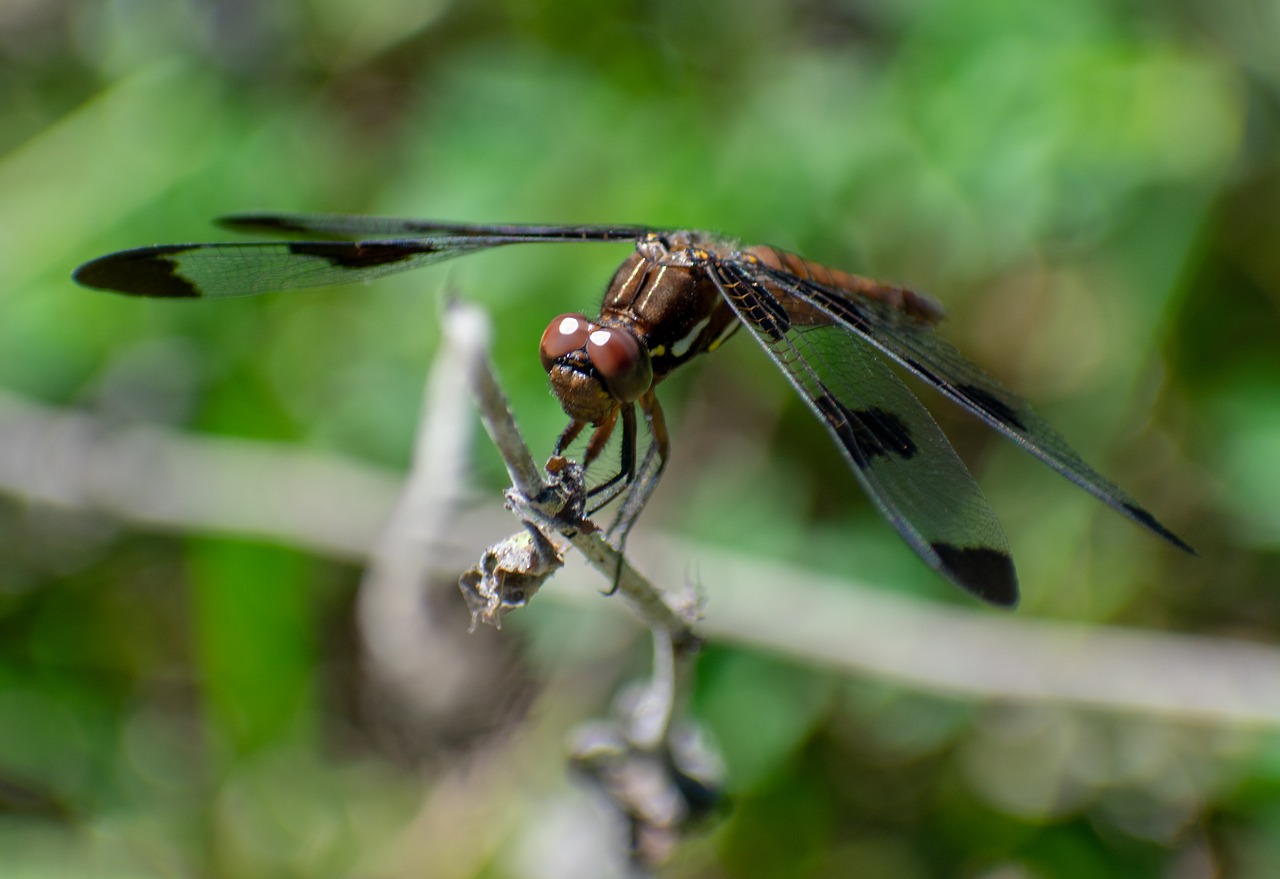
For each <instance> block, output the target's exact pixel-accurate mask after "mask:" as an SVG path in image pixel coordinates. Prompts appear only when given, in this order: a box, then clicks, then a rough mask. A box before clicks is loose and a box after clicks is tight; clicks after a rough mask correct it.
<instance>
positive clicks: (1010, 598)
mask: <svg viewBox="0 0 1280 879" xmlns="http://www.w3.org/2000/svg"><path fill="white" fill-rule="evenodd" d="M931 548H932V549H933V551H934V552H935V553H937V555H938V558H939V559H941V561H942V570H943V573H945V574H946V575H947V576H948V577H950V578H951V579H952V580H954V581H955V582H956V583H958V584H959V585H960V586H963V587H964V588H965V589H967V590H968V591H969V592H972V593H973V594H974V595H976V596H978V597H979V598H981V599H982V600H983V601H987V602H990V603H991V604H997V605H999V606H1000V607H1008V608H1014V607H1017V606H1018V574H1017V572H1016V571H1014V569H1013V558H1012V557H1011V556H1010V555H1009V553H1007V552H1005V551H1004V550H1000V549H988V548H986V547H970V546H952V545H951V544H949V543H934V544H931Z"/></svg>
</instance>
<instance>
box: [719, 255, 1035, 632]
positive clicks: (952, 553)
mask: <svg viewBox="0 0 1280 879" xmlns="http://www.w3.org/2000/svg"><path fill="white" fill-rule="evenodd" d="M709 271H710V273H711V276H712V278H713V280H714V281H715V283H716V284H717V286H719V288H720V292H721V294H722V295H723V296H724V298H725V299H726V301H728V303H729V305H730V306H731V307H732V308H733V310H734V311H735V312H736V313H737V315H738V317H739V319H740V320H741V321H742V322H743V323H744V324H746V326H747V328H748V329H749V330H750V331H751V333H752V334H753V335H754V336H755V337H756V340H757V341H759V342H760V344H761V345H763V346H764V348H765V350H766V351H768V352H769V355H770V356H771V357H772V358H773V360H774V362H776V363H777V364H778V366H779V367H781V369H782V371H783V372H784V373H785V374H786V375H787V377H788V378H789V379H790V380H791V383H792V384H793V385H794V386H795V387H796V390H798V391H799V392H800V394H801V396H802V397H803V398H804V399H805V401H806V402H807V403H808V404H809V407H810V408H811V409H812V410H813V411H814V412H815V413H816V414H817V415H818V417H819V418H821V419H822V420H823V422H824V423H825V424H826V426H827V429H828V430H829V431H830V432H831V435H832V437H834V438H835V440H836V443H837V444H838V445H839V447H840V449H841V450H842V451H843V452H844V455H845V457H846V458H847V459H848V461H849V464H850V467H851V469H852V470H853V473H854V475H855V476H856V477H857V479H858V481H859V482H860V483H861V484H862V487H863V488H864V489H865V490H866V492H867V494H868V496H870V498H871V500H872V501H873V502H874V503H875V505H876V506H877V507H878V508H879V509H880V511H881V513H883V515H884V516H885V518H886V519H888V520H889V522H890V523H891V524H892V525H893V527H894V528H895V529H897V531H898V533H899V534H901V535H902V537H903V539H905V540H906V542H907V543H908V544H909V545H910V546H911V548H912V549H914V550H915V551H916V553H917V554H919V556H920V557H921V558H922V559H924V560H925V562H927V563H928V564H929V565H930V566H931V567H933V568H934V569H936V570H937V571H939V572H940V573H942V574H943V575H944V576H946V577H947V578H948V579H950V580H952V581H953V582H955V583H956V584H957V585H959V586H961V587H963V588H964V589H966V590H968V591H969V592H972V593H973V594H974V595H976V596H978V597H979V598H981V599H983V600H985V601H989V602H992V603H994V604H999V605H1003V606H1006V607H1011V606H1013V605H1015V604H1017V601H1018V582H1017V575H1016V574H1015V572H1014V568H1013V560H1012V558H1011V557H1010V554H1009V546H1008V543H1007V542H1006V540H1005V537H1004V532H1003V530H1002V529H1001V527H1000V523H999V522H998V521H997V520H996V517H995V513H993V512H992V511H991V508H990V506H988V504H987V501H986V499H985V498H984V497H983V495H982V490H981V489H980V488H979V487H978V484H977V482H975V481H974V479H973V477H972V476H971V475H970V473H969V471H968V470H967V469H966V468H965V466H964V463H963V462H961V460H960V458H959V457H958V456H957V455H956V453H955V450H954V449H952V448H951V444H950V443H949V442H948V441H947V439H946V437H945V436H943V434H942V430H941V429H940V428H939V427H938V425H937V423H936V422H934V420H933V417H932V416H931V415H929V413H928V411H927V410H926V409H925V408H924V407H923V406H922V405H921V404H920V401H919V400H917V399H916V398H915V397H914V396H913V395H912V394H911V391H910V390H908V389H907V387H906V385H904V384H903V383H902V382H901V381H900V380H899V379H898V377H897V376H895V375H894V374H893V371H892V370H891V369H890V368H889V366H888V364H886V363H885V362H884V361H883V360H882V359H881V357H880V355H879V354H878V353H877V352H876V350H875V349H874V348H873V347H872V346H871V345H869V344H868V343H867V342H866V340H864V339H863V338H862V336H861V335H859V334H858V333H855V332H853V331H851V330H850V329H849V328H848V327H846V326H844V325H842V324H840V323H837V322H835V321H828V322H825V323H821V324H817V323H810V324H807V325H800V324H796V323H793V322H792V321H791V320H790V318H789V316H788V314H787V312H786V311H785V309H784V308H783V307H782V306H781V304H780V303H779V301H778V300H777V299H776V298H775V297H774V296H773V295H772V294H771V293H770V292H769V291H768V290H767V289H766V288H765V287H764V286H763V285H761V284H760V283H758V282H757V281H756V280H755V279H753V278H752V277H751V276H750V275H749V274H748V273H747V272H746V271H745V270H744V269H743V267H742V266H739V265H738V264H736V263H734V262H732V261H727V262H722V263H717V264H713V265H711V266H709Z"/></svg>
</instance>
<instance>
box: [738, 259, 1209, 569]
mask: <svg viewBox="0 0 1280 879" xmlns="http://www.w3.org/2000/svg"><path fill="white" fill-rule="evenodd" d="M743 271H744V272H745V273H747V274H748V276H749V277H752V278H753V279H755V280H757V281H762V282H764V283H765V284H766V285H767V286H769V287H771V288H773V289H780V290H781V291H782V292H783V293H784V294H786V295H789V296H792V297H795V298H796V299H797V300H799V301H801V302H803V303H804V304H805V305H806V306H807V307H806V308H805V311H806V312H807V313H810V314H811V313H812V312H813V310H814V309H816V310H817V311H819V312H821V313H823V314H825V315H826V316H827V317H829V318H830V319H831V320H832V321H835V322H837V323H839V324H841V325H842V326H845V327H846V328H848V329H849V330H851V331H852V332H854V333H856V334H857V335H859V336H860V337H861V338H863V339H865V340H866V341H867V342H869V343H870V344H872V345H874V346H875V347H877V348H879V349H880V350H881V351H883V352H884V353H885V354H887V355H889V356H890V357H892V358H893V359H894V360H896V361H897V362H898V363H901V364H902V365H903V366H904V367H906V368H907V369H909V370H911V371H912V372H913V373H915V374H916V375H918V376H920V377H921V378H922V379H924V380H925V381H926V382H928V383H929V384H931V385H933V386H934V387H935V388H937V389H938V390H939V391H941V392H942V394H943V395H944V396H946V397H947V398H948V399H950V400H952V401H954V402H956V403H958V404H960V405H961V406H963V407H964V408H965V409H968V410H969V411H970V412H972V413H973V414H975V415H977V416H978V417H979V418H981V419H982V420H983V421H985V422H987V424H989V425H991V426H992V427H994V428H995V429H996V430H998V431H1000V432H1001V433H1003V434H1004V435H1005V436H1007V437H1009V438H1010V439H1012V440H1013V441H1014V442H1016V443H1017V444H1018V445H1020V446H1022V448H1024V449H1026V450H1027V451H1028V452H1030V453H1031V454H1033V455H1035V456H1036V457H1037V458H1039V459H1040V460H1041V461H1043V462H1044V463H1046V464H1048V465H1049V466H1050V467H1052V468H1053V469H1054V470H1057V471H1058V472H1059V473H1061V474H1062V475H1063V476H1065V477H1066V478H1067V479H1069V480H1071V481H1072V482H1074V483H1075V484H1076V485H1078V486H1080V487H1081V488H1083V489H1084V490H1085V491H1087V492H1089V493H1090V494H1091V495H1093V496H1094V497H1096V498H1097V499H1098V500H1100V501H1102V502H1103V503H1104V504H1106V505H1107V506H1109V507H1112V508H1113V509H1115V510H1117V511H1119V512H1120V513H1122V514H1123V515H1125V516H1127V517H1129V518H1130V519H1132V520H1134V521H1135V522H1137V523H1138V524H1140V525H1143V526H1144V527H1146V528H1148V529H1150V530H1151V531H1153V532H1155V533H1156V534H1158V535H1160V536H1161V537H1163V538H1164V539H1165V540H1167V541H1169V542H1170V543H1172V544H1173V545H1174V546H1177V547H1179V548H1180V549H1184V550H1186V551H1187V552H1190V553H1194V552H1195V550H1193V549H1192V548H1191V547H1190V546H1188V545H1187V544H1186V543H1185V542H1184V541H1183V540H1182V539H1181V538H1180V537H1178V536H1177V535H1176V534H1174V533H1173V532H1172V531H1170V530H1169V529H1168V528H1166V527H1165V526H1164V525H1162V524H1160V522H1158V521H1157V520H1156V518H1155V516H1153V515H1151V513H1150V512H1148V511H1147V510H1146V509H1144V508H1143V507H1142V506H1141V505H1140V504H1138V502H1137V501H1135V500H1134V499H1133V498H1132V497H1130V496H1129V495H1128V493H1126V492H1125V491H1124V490H1123V489H1121V488H1120V487H1119V486H1117V485H1116V484H1115V483H1113V482H1111V481H1110V480H1109V479H1107V478H1106V477H1104V476H1102V475H1101V474H1100V473H1098V472H1097V471H1096V470H1094V469H1093V468H1092V467H1090V466H1089V465H1088V464H1087V463H1085V461H1084V459H1083V458H1081V457H1080V455H1079V454H1078V453H1077V452H1076V450H1075V449H1073V448H1072V447H1071V445H1070V443H1068V442H1067V441H1066V440H1065V439H1064V438H1063V437H1062V435H1061V434H1059V433H1058V432H1057V431H1056V430H1054V429H1053V428H1052V427H1051V426H1050V425H1049V423H1048V422H1047V421H1045V420H1044V419H1043V418H1041V417H1040V416H1039V415H1037V414H1036V413H1035V412H1034V411H1032V409H1031V407H1030V406H1029V405H1028V404H1027V402H1026V401H1025V400H1023V399H1021V398H1020V397H1018V396H1017V395H1016V394H1014V393H1013V392H1012V391H1009V390H1008V389H1006V388H1005V387H1004V386H1003V385H1001V384H1000V383H999V382H997V381H996V380H995V379H994V378H992V377H991V376H989V375H987V374H986V373H985V372H983V371H982V370H981V369H979V368H978V367H977V366H975V365H974V364H973V363H971V362H970V361H969V360H968V359H967V358H966V357H965V356H964V355H963V354H961V353H960V352H959V351H957V350H956V349H955V347H953V346H952V345H950V344H949V343H947V342H946V341H945V340H943V339H941V338H939V337H938V336H937V335H936V334H935V332H934V330H933V324H932V323H931V322H929V321H926V320H920V319H918V318H916V317H914V316H912V315H911V314H909V313H908V312H906V311H903V310H902V309H898V308H894V307H893V306H892V304H890V303H888V302H885V301H881V300H877V299H874V298H869V297H861V296H857V295H856V294H854V293H853V292H851V291H848V290H842V289H840V288H837V287H832V286H828V285H824V284H821V283H817V282H815V281H814V280H812V279H807V278H802V277H799V276H798V275H795V274H792V273H790V272H787V271H782V270H778V269H775V268H772V267H769V266H766V265H763V264H761V263H753V264H749V265H744V266H743ZM868 283H872V282H868ZM784 301H785V296H784Z"/></svg>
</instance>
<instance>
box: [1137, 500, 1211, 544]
mask: <svg viewBox="0 0 1280 879" xmlns="http://www.w3.org/2000/svg"><path fill="white" fill-rule="evenodd" d="M1121 506H1122V507H1123V508H1124V511H1125V512H1126V513H1128V514H1129V515H1130V516H1131V517H1132V518H1133V520H1134V521H1135V522H1138V523H1139V524H1141V525H1145V526H1147V527H1148V528H1150V529H1151V530H1152V531H1154V532H1155V533H1156V534H1159V535H1160V536H1161V537H1163V538H1164V539H1165V540H1167V541H1169V542H1170V543H1172V544H1173V545H1174V546H1176V547H1177V548H1178V549H1180V550H1182V551H1183V552H1189V553H1191V554H1192V555H1199V553H1197V552H1196V551H1195V550H1194V549H1192V547H1191V545H1190V544H1188V543H1187V542H1186V541H1185V540H1183V539H1182V538H1181V537H1179V536H1178V535H1176V534H1174V533H1173V532H1172V531H1170V530H1169V529H1168V528H1166V527H1164V526H1163V525H1161V524H1160V523H1159V521H1157V520H1156V517H1155V516H1153V515H1151V514H1150V513H1148V512H1147V511H1146V510H1144V509H1143V508H1142V507H1140V506H1138V505H1137V504H1121Z"/></svg>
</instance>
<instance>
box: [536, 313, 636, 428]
mask: <svg viewBox="0 0 1280 879" xmlns="http://www.w3.org/2000/svg"><path fill="white" fill-rule="evenodd" d="M538 356H539V357H540V358H541V360H542V368H543V369H545V370H546V371H547V375H548V376H549V377H550V379H551V389H552V391H553V392H554V393H555V395H556V397H557V398H558V399H559V400H560V405H561V406H562V407H563V408H564V411H565V414H566V415H568V416H569V417H570V418H572V419H574V420H576V421H585V422H589V423H591V424H599V423H600V422H601V421H603V420H604V419H606V418H607V417H608V416H609V415H610V414H612V413H613V411H614V409H615V408H616V407H617V406H618V404H619V403H633V402H635V401H636V400H637V399H639V398H640V396H641V395H642V394H644V393H645V391H647V390H649V388H650V387H652V386H653V365H652V364H651V363H650V361H649V352H648V351H647V350H646V349H645V347H644V346H643V345H641V344H640V341H639V340H638V339H637V338H636V337H635V335H634V334H633V333H632V332H631V331H630V330H627V329H625V328H623V327H619V326H601V325H600V324H597V323H595V322H594V321H591V320H588V319H587V318H586V316H585V315H581V314H562V315H560V316H559V317H557V318H555V319H554V320H552V321H551V323H550V324H548V325H547V329H546V331H545V332H544V333H543V334H542V342H541V344H540V345H539V346H538Z"/></svg>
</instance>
